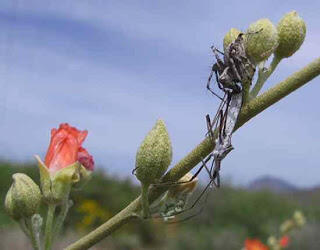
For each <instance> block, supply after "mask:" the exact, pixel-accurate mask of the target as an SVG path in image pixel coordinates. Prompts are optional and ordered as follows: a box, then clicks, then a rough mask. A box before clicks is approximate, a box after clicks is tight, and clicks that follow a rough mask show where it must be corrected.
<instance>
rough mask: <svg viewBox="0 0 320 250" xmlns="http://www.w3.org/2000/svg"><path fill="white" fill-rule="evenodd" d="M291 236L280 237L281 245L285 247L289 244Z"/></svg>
mask: <svg viewBox="0 0 320 250" xmlns="http://www.w3.org/2000/svg"><path fill="white" fill-rule="evenodd" d="M289 241H290V239H289V236H287V235H285V236H282V238H281V239H280V241H279V243H280V246H281V247H283V248H285V247H287V246H288V245H289Z"/></svg>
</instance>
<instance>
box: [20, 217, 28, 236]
mask: <svg viewBox="0 0 320 250" xmlns="http://www.w3.org/2000/svg"><path fill="white" fill-rule="evenodd" d="M19 225H20V228H21V230H22V232H24V234H25V235H26V236H27V237H30V231H29V229H28V228H27V226H26V219H23V218H22V219H20V220H19Z"/></svg>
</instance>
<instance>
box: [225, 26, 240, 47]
mask: <svg viewBox="0 0 320 250" xmlns="http://www.w3.org/2000/svg"><path fill="white" fill-rule="evenodd" d="M240 33H241V31H240V30H238V29H236V28H231V29H230V30H229V32H228V33H227V34H226V35H225V37H224V38H223V49H224V51H225V50H226V48H227V47H228V45H229V44H230V43H232V42H233V41H234V40H236V38H237V37H238V36H239V34H240Z"/></svg>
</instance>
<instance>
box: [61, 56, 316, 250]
mask: <svg viewBox="0 0 320 250" xmlns="http://www.w3.org/2000/svg"><path fill="white" fill-rule="evenodd" d="M319 74H320V58H317V59H316V60H314V61H313V62H312V63H310V64H308V65H307V66H305V67H304V68H303V69H301V70H300V71H298V72H296V73H294V74H293V75H291V76H290V77H288V78H287V79H286V80H284V81H282V82H280V83H279V84H277V85H276V86H275V87H273V88H271V89H269V90H268V91H266V92H265V93H263V94H262V95H260V96H258V97H257V98H255V99H253V100H252V101H250V102H249V103H247V104H246V105H245V106H244V107H243V108H242V109H241V112H240V115H239V120H238V123H237V125H236V128H235V130H237V129H238V128H240V127H241V126H242V125H243V124H245V123H246V122H247V121H249V120H250V119H251V118H253V117H255V116H256V115H257V114H259V113H260V112H262V111H263V110H265V109H267V108H268V107H270V106H271V105H272V104H274V103H276V102H277V101H279V100H281V99H282V98H283V97H285V96H287V95H289V94H290V93H291V92H293V91H294V90H296V89H298V88H300V87H301V86H303V85H304V84H306V83H307V82H309V81H311V80H312V79H313V78H315V77H317V76H318V75H319ZM213 148H214V145H213V144H212V142H211V141H210V140H209V139H208V138H206V139H204V140H203V141H202V142H201V143H200V144H199V145H198V146H197V147H196V148H195V149H193V150H192V151H191V152H190V153H189V154H188V155H187V156H186V157H184V158H183V159H182V160H180V161H179V162H178V163H177V164H176V165H175V166H174V167H173V168H172V169H171V170H170V171H169V172H168V173H167V174H166V175H165V176H164V177H163V178H162V182H176V181H178V180H179V179H180V178H181V177H182V176H184V175H185V174H186V173H188V172H189V171H190V170H191V169H192V168H194V167H195V166H196V165H197V164H198V163H200V162H201V160H202V159H204V158H205V157H206V156H207V155H208V154H210V153H211V151H212V150H213ZM167 188H168V187H157V188H153V189H152V190H151V192H150V194H149V201H150V202H152V201H154V200H155V199H157V198H158V197H159V196H160V195H161V194H162V193H163V192H164V191H166V189H167ZM140 206H141V205H140V197H138V198H137V199H135V200H134V201H132V202H131V203H130V204H129V205H128V206H127V207H126V208H124V209H123V210H122V211H121V212H120V213H118V214H117V215H115V216H114V217H112V218H111V219H110V220H108V221H107V222H106V223H104V224H102V225H101V226H100V227H98V228H97V229H95V230H94V231H92V232H91V233H89V234H88V235H86V236H84V237H82V238H81V239H80V240H78V241H76V242H75V243H73V244H71V245H70V246H68V247H67V248H66V249H67V250H80V249H88V248H89V247H91V246H93V245H95V244H96V243H97V242H99V241H100V240H102V239H104V238H105V237H107V236H108V235H110V234H111V233H112V232H113V231H115V230H116V229H117V228H119V227H120V226H122V225H124V224H125V223H127V222H128V221H130V220H132V219H133V218H135V217H136V214H135V213H136V212H137V211H139V209H140V208H141V207H140Z"/></svg>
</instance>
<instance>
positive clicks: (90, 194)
mask: <svg viewBox="0 0 320 250" xmlns="http://www.w3.org/2000/svg"><path fill="white" fill-rule="evenodd" d="M319 8H320V3H317V2H314V1H312V2H311V1H310V2H309V1H303V2H301V1H290V2H289V1H283V2H279V1H255V2H253V1H228V0H226V1H212V0H211V1H187V0H184V1H180V0H178V1H167V0H164V1H159V2H156V1H111V0H107V1H96V0H91V1H81V0H78V1H61V2H57V1H33V0H29V1H22V0H10V1H9V0H8V1H7V0H3V1H1V2H0V30H1V33H0V54H1V60H0V74H1V81H0V88H1V91H0V121H1V122H0V159H1V162H2V163H1V165H0V177H1V183H0V192H1V198H2V200H3V199H4V195H5V193H6V191H7V190H8V188H9V186H10V184H11V177H10V176H11V174H12V173H15V172H27V173H29V174H30V175H32V176H33V177H34V180H35V181H37V180H38V173H37V168H36V167H35V164H34V162H35V161H34V158H33V155H34V154H39V155H40V156H41V157H42V158H44V156H45V153H46V150H47V147H48V144H49V140H50V130H51V129H52V128H54V127H58V126H59V124H60V123H62V122H68V123H70V124H71V125H73V126H76V127H77V128H79V129H87V130H88V131H89V135H88V137H87V140H86V142H85V144H84V146H85V147H86V148H87V149H88V151H89V152H90V153H91V154H92V155H93V156H94V159H95V162H96V169H97V171H96V172H97V173H96V174H95V176H94V178H93V180H92V181H91V182H90V183H89V184H88V185H87V187H86V188H85V189H84V190H83V191H81V192H77V193H75V194H74V197H73V198H74V199H75V201H76V205H75V206H74V207H73V209H72V210H71V213H70V214H71V215H72V216H71V217H70V218H69V221H68V227H67V232H68V233H67V234H66V235H67V236H66V239H65V242H62V243H61V246H57V249H60V248H62V246H63V244H64V246H65V245H66V244H67V243H68V242H70V241H72V240H74V239H77V238H78V236H79V234H80V235H81V234H84V233H85V232H87V231H88V230H91V229H92V228H93V227H94V226H96V225H99V223H101V222H102V221H105V220H106V219H107V218H109V217H110V216H112V215H113V214H114V213H116V212H117V211H119V210H120V209H121V208H123V207H124V206H125V205H126V204H128V203H129V201H130V200H132V199H133V198H134V197H135V196H136V195H137V194H138V191H139V187H138V185H137V182H136V181H135V178H134V177H133V176H131V170H132V169H133V168H134V164H135V154H136V151H137V148H138V146H139V144H140V143H141V141H142V140H143V138H144V136H145V134H146V133H147V132H148V131H149V130H150V129H151V128H152V126H153V124H154V123H155V121H156V119H158V118H162V119H163V120H164V121H165V122H166V124H167V127H168V130H169V133H170V136H171V139H172V144H173V150H174V151H173V152H174V155H173V164H174V163H176V162H177V161H179V159H181V158H182V157H183V156H184V155H185V154H186V153H188V152H189V151H190V150H192V148H193V147H194V146H196V145H197V144H198V143H199V142H200V141H201V140H202V139H203V138H204V135H205V133H206V124H205V115H206V114H207V113H209V114H211V115H213V114H214V113H215V111H216V109H217V107H218V103H219V102H218V100H217V99H216V98H214V97H213V96H212V95H211V94H210V93H208V92H207V90H206V88H205V85H206V81H207V78H208V75H209V72H210V66H211V65H212V63H213V62H214V60H213V56H212V54H211V52H210V46H211V45H212V44H214V45H215V46H217V47H220V48H222V40H223V37H224V35H225V33H226V32H228V30H229V29H230V28H232V27H234V28H238V29H241V30H243V31H245V30H246V29H247V27H248V26H249V24H250V23H252V22H254V21H256V20H258V19H260V18H269V19H270V20H271V21H272V22H273V23H274V24H276V23H277V22H278V21H279V20H280V19H281V17H282V16H283V15H284V14H285V13H287V12H289V11H291V10H296V11H297V12H298V13H299V15H300V16H301V17H302V18H303V19H304V20H305V22H306V24H307V35H306V39H305V42H304V44H303V45H302V47H301V49H300V50H298V52H297V53H296V54H294V55H293V56H292V57H291V58H288V59H285V60H283V62H281V64H280V65H279V67H278V68H277V69H276V72H275V73H274V75H273V76H272V77H271V78H270V79H269V81H268V82H267V84H266V86H265V88H264V90H265V89H267V88H269V87H270V86H272V85H274V84H276V83H278V82H279V81H281V80H283V79H285V78H286V77H287V76H289V75H290V74H292V73H293V72H295V71H297V70H298V69H300V68H302V67H303V66H305V65H306V64H307V63H309V62H311V61H312V60H313V59H315V58H317V57H318V56H319V54H318V53H317V52H318V51H319V49H318V44H319V43H320V36H319V18H318V11H317V10H318V9H319ZM317 81H319V80H318V79H315V80H313V81H312V82H310V83H309V84H307V85H306V86H305V87H303V88H301V89H299V90H298V91H296V92H295V93H293V94H291V95H290V96H288V97H287V98H285V99H283V100H281V101H280V102H279V103H277V104H276V105H274V106H272V107H271V108H269V109H268V110H266V111H264V112H263V113H262V114H260V115H258V116H257V117H255V118H254V119H253V120H251V121H250V122H249V123H248V124H246V125H245V126H244V127H243V128H241V129H240V130H239V131H237V133H236V134H234V136H233V145H234V147H235V150H234V151H233V152H232V153H230V155H229V157H227V159H225V160H224V162H223V169H222V173H221V174H222V183H223V188H222V189H221V190H219V191H217V192H216V191H215V192H213V193H212V194H210V197H209V199H208V202H207V204H206V207H205V209H204V212H203V213H202V214H201V215H199V216H196V217H195V218H193V219H192V220H190V221H189V222H185V223H182V224H175V225H174V226H170V227H167V226H164V225H162V223H158V222H154V223H153V222H152V223H151V222H150V223H149V222H146V223H141V224H139V226H138V229H137V228H136V225H135V227H133V225H128V226H127V227H125V228H124V229H123V230H121V231H120V232H119V233H117V234H116V235H115V236H114V237H110V239H107V240H105V241H104V242H102V244H101V246H100V248H101V249H142V248H146V249H149V248H150V249H240V248H241V247H242V245H243V241H244V239H245V238H247V237H260V238H261V239H263V240H265V239H266V238H267V236H268V235H270V234H271V233H273V232H274V231H275V230H277V228H278V226H279V224H280V223H281V222H282V221H283V220H285V219H286V218H288V217H290V216H291V214H292V213H293V211H294V210H295V209H297V208H299V209H301V210H302V211H303V212H304V213H305V215H306V217H307V220H308V224H307V225H306V226H305V227H304V229H303V230H302V231H300V232H297V235H296V236H295V237H294V239H293V240H294V242H293V243H292V245H291V248H290V249H316V248H312V246H313V247H316V246H318V245H319V243H320V242H319V239H317V238H316V237H315V235H316V232H317V230H318V231H319V219H320V210H319V199H320V198H319V194H320V188H319V187H320V180H319V175H320V168H319V167H318V166H319V160H318V152H319V150H320V144H319V143H318V140H316V138H319V136H320V132H319V129H318V128H319V125H320V119H319V111H318V109H317V107H318V105H317V99H318V87H317V84H316V82H317ZM200 180H201V184H205V182H206V181H207V180H206V176H205V174H204V175H202V176H200ZM101 185H104V187H105V188H104V189H103V191H101ZM92 211H94V212H92ZM0 212H1V214H0V226H1V232H2V233H1V238H2V240H1V241H0V245H1V247H0V248H1V249H23V247H22V248H21V246H23V244H25V240H24V238H23V237H24V236H21V237H19V238H20V239H21V242H18V241H13V240H12V239H15V238H16V236H17V233H18V232H17V230H16V228H15V224H14V223H12V221H11V220H10V219H9V218H8V217H7V216H6V215H5V214H4V212H3V207H1V210H0ZM194 223H197V224H196V225H199V228H197V230H196V231H195V228H194V227H192V225H194ZM231 239H232V240H231ZM9 243H10V244H22V245H12V246H11V245H10V244H9ZM226 244H230V246H229V245H226ZM299 244H304V245H299ZM306 244H309V245H306ZM59 247H60V248H59ZM294 247H296V248H294ZM97 249H98V248H97Z"/></svg>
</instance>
